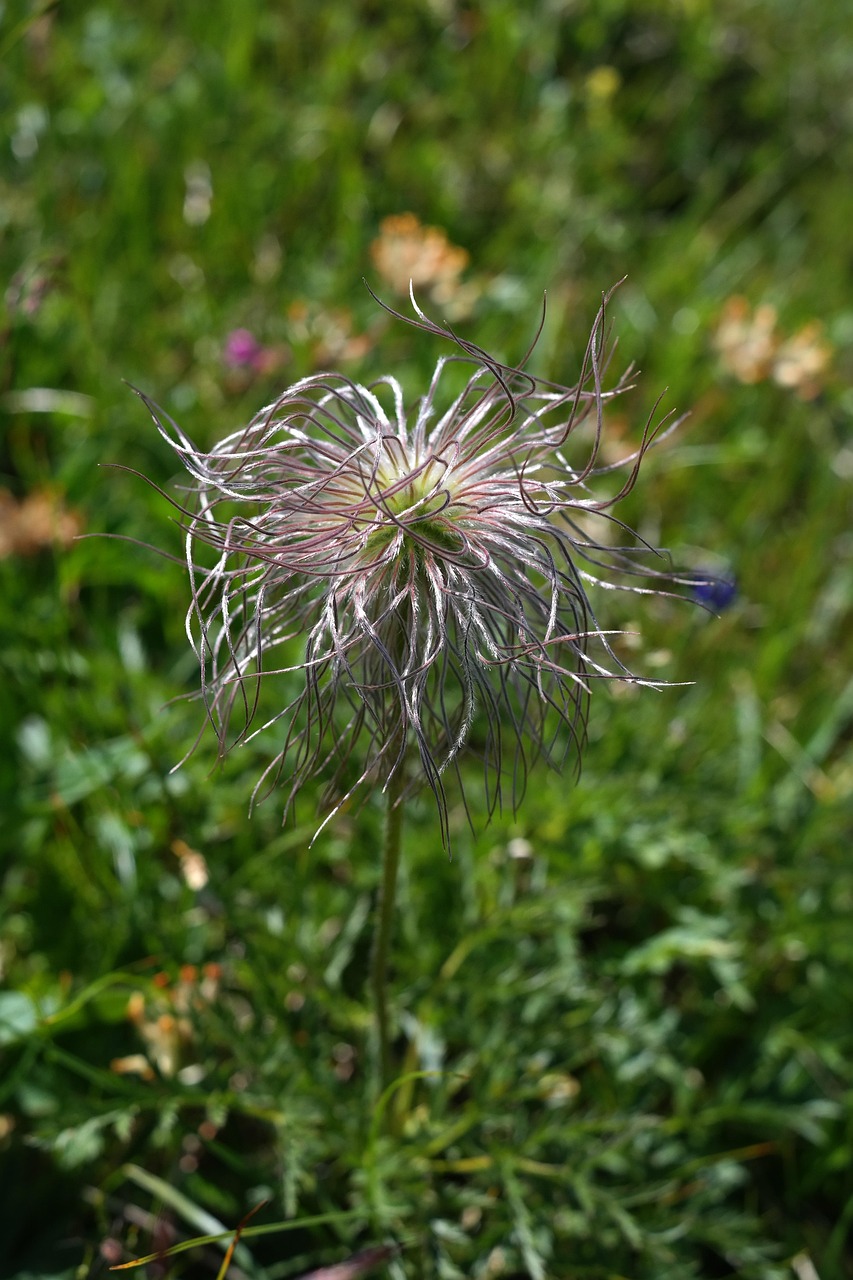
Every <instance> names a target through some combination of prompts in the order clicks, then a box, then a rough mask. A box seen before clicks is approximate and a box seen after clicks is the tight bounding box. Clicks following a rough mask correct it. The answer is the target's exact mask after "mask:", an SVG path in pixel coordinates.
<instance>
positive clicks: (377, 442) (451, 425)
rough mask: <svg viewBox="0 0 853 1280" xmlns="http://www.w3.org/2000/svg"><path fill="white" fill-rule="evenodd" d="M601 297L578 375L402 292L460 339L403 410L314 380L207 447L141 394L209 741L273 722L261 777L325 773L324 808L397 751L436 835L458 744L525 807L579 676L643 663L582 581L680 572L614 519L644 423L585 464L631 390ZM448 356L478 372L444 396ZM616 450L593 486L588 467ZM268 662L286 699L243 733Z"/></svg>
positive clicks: (585, 689)
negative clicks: (606, 385)
mask: <svg viewBox="0 0 853 1280" xmlns="http://www.w3.org/2000/svg"><path fill="white" fill-rule="evenodd" d="M412 300H413V304H414V297H413V299H412ZM605 304H606V299H605V303H603V304H602V307H601V309H600V311H599V313H598V316H597V318H596V321H595V324H594V327H593V330H592V335H591V337H590V340H589V343H588V346H587V350H586V356H585V359H584V363H583V367H582V370H581V374H580V378H579V380H578V382H577V383H576V385H574V386H573V387H561V386H557V385H555V384H553V383H550V382H545V381H543V380H541V379H539V378H536V377H534V376H532V375H531V374H529V373H527V372H526V371H525V369H524V367H523V365H524V363H525V362H526V360H527V357H525V361H523V362H522V366H521V367H518V368H511V367H508V366H506V365H504V364H501V363H500V362H499V361H497V360H494V359H493V358H492V357H491V356H489V355H487V354H486V353H485V352H484V351H482V350H481V349H480V348H479V347H476V346H474V345H473V344H472V343H469V342H467V341H465V340H463V339H461V338H459V337H458V336H457V335H456V334H454V333H453V332H452V331H450V330H447V329H443V328H442V327H441V326H440V325H437V324H435V323H433V322H432V321H431V320H429V319H428V318H427V317H426V315H425V314H424V313H423V312H422V311H421V310H420V308H418V307H417V305H416V304H414V305H415V313H416V318H415V319H414V320H410V321H409V323H412V324H414V325H415V326H416V327H418V328H420V329H422V330H424V331H425V332H427V333H429V334H431V335H433V336H435V337H437V338H440V339H444V340H447V341H450V342H452V343H454V344H455V346H456V353H455V354H453V355H450V356H446V355H445V356H443V357H442V358H441V359H440V360H439V361H438V364H437V366H436V369H435V372H434V374H433V377H432V380H431V382H430V385H429V388H428V390H427V392H426V394H425V395H424V396H423V397H422V398H421V399H420V400H419V401H418V402H417V404H416V405H415V406H414V407H413V408H410V409H407V408H406V406H405V403H404V396H403V391H402V389H401V387H400V385H399V384H398V382H397V381H396V380H395V379H394V378H391V377H384V378H380V379H378V381H377V382H375V383H373V384H372V385H370V386H361V385H358V384H357V383H354V382H352V381H350V380H349V379H348V378H346V377H344V376H342V375H340V374H332V373H327V374H318V375H315V376H312V377H308V378H305V379H303V380H302V381H301V382H297V383H296V384H295V385H294V386H292V387H290V388H289V389H288V390H287V391H285V392H284V394H283V395H282V396H280V397H279V399H278V400H276V401H275V402H274V403H273V404H271V405H268V406H267V407H266V408H265V409H263V410H262V411H261V412H260V413H259V414H258V415H257V416H256V417H255V418H254V419H253V420H252V421H251V422H250V423H249V425H248V426H246V427H242V428H241V429H240V430H238V431H236V432H234V433H233V434H232V435H229V436H228V437H227V438H226V439H225V440H223V441H222V442H221V443H220V444H217V445H215V446H214V447H213V448H212V449H210V450H209V451H204V450H201V449H198V448H197V447H196V446H195V445H194V444H193V443H192V442H191V441H190V440H189V439H188V437H187V436H186V435H185V433H184V432H183V431H182V430H181V429H180V427H178V426H177V424H176V423H174V422H173V421H172V420H171V419H170V418H168V417H167V415H165V414H163V413H162V411H161V410H160V409H158V407H157V406H156V405H154V404H153V403H152V402H150V401H149V400H147V398H146V397H144V396H143V397H142V398H143V399H144V400H145V403H146V404H147V405H148V408H149V409H150V411H151V413H152V415H153V417H154V419H155V422H156V423H157V425H158V427H159V429H160V431H161V433H162V434H163V436H164V437H165V438H166V440H168V442H169V443H170V444H171V445H172V447H173V448H174V449H175V451H176V453H177V454H178V456H179V457H180V459H181V461H182V462H183V464H184V466H185V467H186V469H187V470H188V472H189V473H190V476H191V480H192V485H191V490H190V492H191V493H192V495H193V496H192V499H191V501H190V503H189V504H188V505H187V506H183V505H181V506H180V511H181V514H182V519H183V521H184V522H185V526H186V528H185V532H186V559H187V566H188V568H189V575H190V582H191V588H192V601H191V605H190V608H189V612H188V615H187V631H188V634H189V636H190V639H191V642H192V644H193V646H194V648H195V651H196V654H197V656H198V660H199V663H200V666H201V671H202V688H201V692H202V695H203V697H204V701H205V704H206V707H207V711H208V715H209V717H210V720H211V721H212V722H213V724H214V725H215V727H216V730H217V733H218V735H219V739H220V743H221V747H222V749H223V750H225V749H226V748H227V747H228V745H229V744H231V743H233V742H236V741H243V740H247V739H248V738H249V737H254V736H255V734H257V733H261V732H263V731H268V732H269V733H270V734H273V735H276V734H277V737H278V741H277V747H276V751H275V758H274V760H273V761H272V763H271V764H270V765H269V767H268V769H267V770H266V772H265V774H264V777H263V779H262V780H261V782H260V783H259V784H258V788H256V794H257V793H258V790H263V789H266V788H267V787H269V788H271V787H272V786H273V785H274V784H275V783H276V782H277V781H278V780H279V779H280V778H282V777H283V778H285V779H286V782H287V788H288V795H289V799H288V804H289V803H290V799H292V798H293V797H294V796H295V794H296V793H297V792H298V791H299V789H300V787H302V786H303V784H304V783H306V782H307V781H308V780H309V779H311V778H313V777H314V776H315V775H318V774H321V775H329V774H330V775H331V780H330V783H329V793H328V799H329V800H330V801H331V803H332V805H333V808H332V812H334V811H335V810H336V809H338V808H339V807H340V805H341V804H342V803H343V802H344V801H345V800H346V799H347V798H348V797H350V796H351V795H352V794H353V793H354V792H355V791H356V790H357V789H358V788H359V787H361V786H363V785H364V784H366V783H369V782H372V783H374V785H377V784H378V785H382V786H385V785H387V783H388V780H389V779H390V778H391V777H393V776H395V775H397V774H398V771H400V770H402V769H403V768H404V762H405V760H406V758H407V754H409V753H411V754H412V755H413V756H416V758H417V760H418V761H419V769H417V770H414V769H410V770H409V775H410V777H409V782H408V784H407V785H408V786H413V785H416V781H415V778H414V775H415V774H416V776H417V778H420V779H422V780H424V781H426V783H427V784H428V785H429V786H430V787H431V788H432V791H433V793H434V795H435V797H436V799H437V801H438V808H439V813H440V816H441V826H442V836H443V839H444V841H445V843H447V839H448V831H447V804H446V797H445V790H444V783H443V775H444V774H445V771H446V770H447V769H448V767H449V766H454V767H456V764H457V761H458V758H459V755H460V752H461V751H462V749H463V748H464V747H466V746H467V747H468V748H470V749H471V750H472V751H475V752H476V753H477V754H478V755H479V756H480V758H481V760H482V764H483V773H484V778H485V787H486V794H487V799H488V804H489V810H490V812H491V811H492V809H493V808H494V806H495V805H496V804H498V803H499V801H500V798H501V790H502V786H503V785H504V784H505V783H506V782H507V780H509V782H510V785H511V789H512V798H513V802H514V803H516V802H517V801H518V800H519V799H520V796H521V794H522V792H523V788H524V781H525V778H526V775H527V770H528V768H529V765H530V763H531V761H532V760H533V759H534V758H535V757H536V756H537V755H542V756H545V757H546V758H547V759H549V760H550V761H552V762H553V763H555V764H557V765H561V764H562V763H563V762H564V761H565V759H566V757H567V756H571V755H572V754H574V755H575V756H576V757H579V753H580V750H581V748H582V746H583V742H584V738H585V728H586V716H587V704H588V699H589V694H590V689H591V686H592V684H593V682H594V681H595V680H597V679H599V678H602V677H608V676H615V677H616V678H618V679H623V680H630V681H636V680H637V677H635V676H634V675H632V674H631V672H630V671H628V670H627V669H626V668H625V667H624V666H623V665H622V663H621V661H620V660H619V659H618V657H617V656H616V655H615V653H614V651H613V648H612V646H611V642H610V639H609V638H608V635H607V633H605V632H604V631H603V630H602V629H601V628H600V627H599V625H598V622H597V620H596V618H595V615H594V613H593V609H592V605H591V603H590V600H589V597H588V587H589V586H590V585H593V586H595V585H596V584H597V585H600V586H605V587H614V586H620V587H622V588H624V589H626V590H629V591H638V592H648V591H651V590H655V589H656V588H659V587H660V586H661V583H662V582H664V583H670V582H672V581H673V578H672V575H671V573H670V572H669V571H668V570H667V568H666V566H665V565H663V566H662V567H658V568H655V567H653V564H650V562H649V561H650V555H652V556H654V555H657V554H658V553H654V552H653V550H652V548H650V547H648V546H647V545H646V544H645V543H644V542H643V541H642V539H640V538H638V537H637V536H636V535H634V534H632V533H631V532H630V531H629V530H627V529H626V528H625V527H624V526H623V525H622V523H621V521H619V520H618V519H616V517H615V516H613V514H612V513H611V508H612V507H613V505H614V504H615V503H617V502H618V501H619V500H620V499H621V498H622V497H624V496H625V494H627V493H628V492H629V490H630V489H631V488H632V486H633V484H634V481H635V479H636V477H637V473H638V469H639V466H640V462H641V459H642V456H643V454H644V452H645V450H646V449H647V448H648V446H649V444H650V443H651V440H652V439H653V437H654V436H655V434H656V433H657V429H656V428H653V427H652V426H651V424H649V425H647V427H646V430H645V432H644V434H643V438H642V441H641V443H640V444H639V446H638V448H637V450H636V452H635V453H633V454H632V455H631V456H630V457H628V458H626V459H624V461H623V462H622V463H619V464H616V466H607V465H604V466H599V465H598V462H597V458H598V453H599V444H600V440H601V432H602V415H603V410H604V406H605V404H606V403H607V402H608V401H609V400H610V399H611V398H612V397H613V396H614V395H616V394H617V393H618V392H619V391H621V390H623V389H624V387H625V379H622V380H621V381H620V382H619V383H617V385H616V386H615V387H614V388H613V389H612V390H610V391H605V390H604V389H603V386H602V376H603V370H604V367H605V364H606V361H605V359H604V329H605ZM392 314H394V315H396V314H397V313H392ZM398 318H399V319H405V317H398ZM537 336H538V335H537ZM534 345H535V343H534ZM531 350H532V348H531ZM529 354H530V353H529V352H528V356H529ZM460 364H462V365H463V366H465V365H468V366H473V371H472V372H471V373H470V376H468V378H467V382H465V385H464V386H462V387H461V390H458V392H457V393H456V394H453V393H452V392H451V393H450V394H448V395H446V396H445V397H444V398H443V389H444V387H445V384H446V382H447V381H448V380H451V381H452V380H453V376H454V370H455V367H456V366H458V365H460ZM457 381H459V380H457ZM585 421H587V430H586V432H585V436H586V439H585V444H584V445H583V458H582V459H581V460H579V461H570V460H569V457H568V449H569V447H570V446H574V445H575V444H576V443H577V441H576V440H575V439H573V437H574V435H575V433H576V431H577V429H578V428H579V427H580V425H581V424H582V423H584V422H585ZM617 467H624V469H625V471H626V475H625V476H624V478H623V480H622V482H621V483H619V484H618V485H617V486H615V488H616V491H615V492H610V493H609V495H602V494H601V493H599V492H598V489H599V486H598V485H597V484H596V478H597V477H600V476H601V475H603V474H605V473H611V472H613V471H614V470H616V469H617ZM176 505H178V504H176ZM208 549H212V553H213V554H212V556H211V554H210V551H209V550H208ZM657 563H658V565H659V566H660V563H661V562H660V561H658V562H657ZM679 581H681V582H682V583H686V585H688V586H690V585H693V583H692V582H691V580H689V579H680V580H679ZM274 678H275V679H277V680H278V682H279V684H278V688H279V689H280V691H281V693H282V702H281V705H280V706H279V707H277V708H275V709H274V713H273V715H272V716H271V718H268V719H266V721H265V722H264V723H262V724H260V725H259V726H256V725H255V723H254V722H255V720H256V719H258V718H259V719H263V717H262V716H257V715H256V713H257V711H258V698H259V689H260V684H261V681H262V680H263V681H264V682H267V681H271V680H273V679H274ZM639 683H646V682H645V681H639ZM463 795H464V791H463ZM327 820H328V819H327Z"/></svg>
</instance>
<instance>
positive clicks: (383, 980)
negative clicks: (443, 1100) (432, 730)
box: [370, 766, 405, 1091]
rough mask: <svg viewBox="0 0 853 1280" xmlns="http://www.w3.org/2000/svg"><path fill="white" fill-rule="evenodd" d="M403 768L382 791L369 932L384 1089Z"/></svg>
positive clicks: (388, 1060)
mask: <svg viewBox="0 0 853 1280" xmlns="http://www.w3.org/2000/svg"><path fill="white" fill-rule="evenodd" d="M404 772H405V770H404V768H403V767H402V766H401V767H400V768H399V769H398V770H397V772H396V773H395V774H394V776H393V778H391V780H390V782H389V783H388V790H387V792H386V797H387V801H386V803H387V808H386V813H385V844H384V848H383V853H382V882H381V884H380V886H379V899H378V901H377V904H376V930H375V933H374V935H373V956H372V960H371V973H370V977H371V985H372V987H373V1004H374V1008H375V1010H376V1038H377V1044H378V1064H379V1087H380V1091H381V1090H382V1089H385V1088H386V1087H387V1086H388V1085H389V1084H390V1083H391V1080H392V1078H393V1071H392V1062H391V1039H390V1035H389V1030H388V956H389V952H390V950H391V931H392V927H393V922H394V900H395V898H396V892H397V870H398V868H399V866H400V845H401V836H402V831H403V806H402V804H401V803H400V797H401V795H402V793H403V782H404V776H403V775H404Z"/></svg>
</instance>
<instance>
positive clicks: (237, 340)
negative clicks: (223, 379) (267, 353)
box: [225, 329, 263, 369]
mask: <svg viewBox="0 0 853 1280" xmlns="http://www.w3.org/2000/svg"><path fill="white" fill-rule="evenodd" d="M262 351H263V347H262V346H261V344H260V343H259V342H258V340H257V338H256V337H255V335H254V334H253V333H252V332H251V331H250V330H249V329H232V330H231V332H230V333H229V335H228V337H227V338H226V339H225V363H226V364H230V365H232V366H233V367H234V368H235V369H240V368H245V367H247V366H248V367H249V368H254V367H255V365H256V364H257V361H258V357H259V356H260V355H261V352H262Z"/></svg>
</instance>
